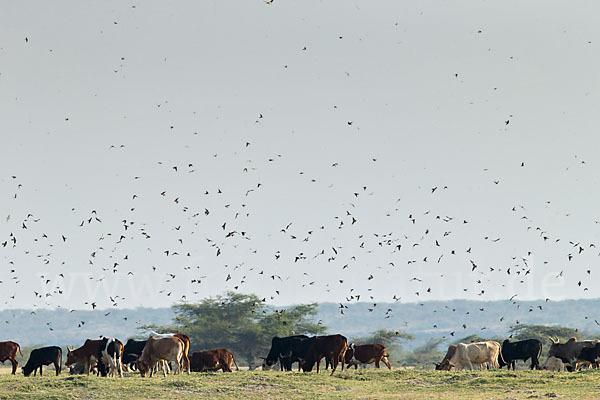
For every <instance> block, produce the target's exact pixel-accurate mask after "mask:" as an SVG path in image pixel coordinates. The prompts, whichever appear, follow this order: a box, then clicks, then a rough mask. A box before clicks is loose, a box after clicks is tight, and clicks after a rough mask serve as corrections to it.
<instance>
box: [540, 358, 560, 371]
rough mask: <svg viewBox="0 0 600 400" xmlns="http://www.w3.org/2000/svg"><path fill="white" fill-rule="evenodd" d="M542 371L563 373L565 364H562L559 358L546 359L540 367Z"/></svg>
mask: <svg viewBox="0 0 600 400" xmlns="http://www.w3.org/2000/svg"><path fill="white" fill-rule="evenodd" d="M542 369H545V370H548V371H555V372H565V364H563V362H562V361H561V359H560V358H556V357H548V359H547V360H546V362H545V363H544V365H542Z"/></svg>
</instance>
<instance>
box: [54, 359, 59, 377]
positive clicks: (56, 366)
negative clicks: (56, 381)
mask: <svg viewBox="0 0 600 400" xmlns="http://www.w3.org/2000/svg"><path fill="white" fill-rule="evenodd" d="M52 364H54V371H56V376H58V374H60V364H57V363H56V361H53V362H52Z"/></svg>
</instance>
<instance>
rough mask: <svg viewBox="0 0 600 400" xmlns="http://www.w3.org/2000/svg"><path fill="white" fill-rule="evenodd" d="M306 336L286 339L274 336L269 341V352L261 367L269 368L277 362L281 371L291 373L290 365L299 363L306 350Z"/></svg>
mask: <svg viewBox="0 0 600 400" xmlns="http://www.w3.org/2000/svg"><path fill="white" fill-rule="evenodd" d="M307 339H309V337H308V336H306V335H294V336H287V337H283V338H280V337H277V336H275V337H274V338H273V339H272V340H271V350H269V354H268V355H267V357H266V358H265V359H264V360H265V361H264V363H263V367H271V366H272V365H273V364H275V363H276V362H277V361H279V363H280V365H281V370H282V371H283V370H286V371H291V370H292V363H294V362H298V363H301V360H302V359H304V356H305V355H306V350H307V349H308V341H307Z"/></svg>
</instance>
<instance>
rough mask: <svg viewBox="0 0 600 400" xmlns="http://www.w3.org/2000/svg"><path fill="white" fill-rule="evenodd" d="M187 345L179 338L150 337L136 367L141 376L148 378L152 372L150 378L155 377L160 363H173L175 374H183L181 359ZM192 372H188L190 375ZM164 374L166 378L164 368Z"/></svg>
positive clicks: (164, 369)
mask: <svg viewBox="0 0 600 400" xmlns="http://www.w3.org/2000/svg"><path fill="white" fill-rule="evenodd" d="M184 348H185V344H184V343H183V340H181V339H179V338H178V337H175V336H172V337H166V338H160V339H156V338H155V337H154V336H150V337H149V338H148V341H147V342H146V346H144V350H143V351H142V355H141V356H140V357H139V358H138V359H137V361H136V366H137V368H138V370H139V371H140V375H141V376H142V378H143V377H145V376H146V374H147V373H148V371H150V376H152V375H153V373H154V371H153V367H154V365H155V364H156V363H157V362H159V361H163V360H164V361H167V362H169V361H172V362H173V365H175V371H174V374H175V375H176V374H177V373H179V372H181V359H182V358H183V349H184ZM189 373H190V371H189V370H188V375H189ZM163 374H164V376H165V377H166V376H167V372H166V368H163Z"/></svg>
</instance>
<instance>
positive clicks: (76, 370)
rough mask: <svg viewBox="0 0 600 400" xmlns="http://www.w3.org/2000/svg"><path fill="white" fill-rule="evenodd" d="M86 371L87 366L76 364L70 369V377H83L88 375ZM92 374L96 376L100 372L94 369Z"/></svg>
mask: <svg viewBox="0 0 600 400" xmlns="http://www.w3.org/2000/svg"><path fill="white" fill-rule="evenodd" d="M86 371H87V367H86V365H85V364H81V363H74V364H73V365H71V366H70V367H69V375H83V374H85V373H86ZM91 372H92V374H94V375H96V374H97V372H98V371H97V370H96V367H93V368H92V370H91Z"/></svg>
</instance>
